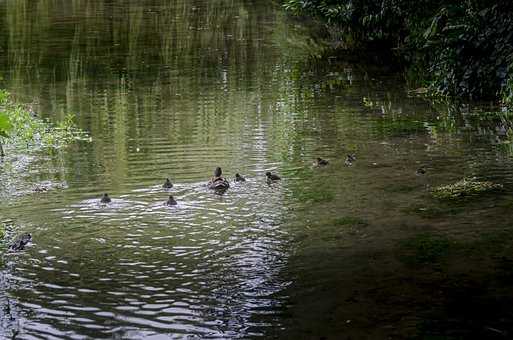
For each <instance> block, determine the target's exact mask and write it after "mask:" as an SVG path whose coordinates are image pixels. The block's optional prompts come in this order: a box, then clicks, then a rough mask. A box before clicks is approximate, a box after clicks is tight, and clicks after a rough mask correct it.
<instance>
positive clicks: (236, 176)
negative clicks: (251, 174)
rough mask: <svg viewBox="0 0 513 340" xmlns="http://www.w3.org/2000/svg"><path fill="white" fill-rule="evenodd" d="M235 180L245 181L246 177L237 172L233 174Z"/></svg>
mask: <svg viewBox="0 0 513 340" xmlns="http://www.w3.org/2000/svg"><path fill="white" fill-rule="evenodd" d="M235 182H246V179H245V178H244V177H242V176H241V175H240V174H239V173H236V174H235Z"/></svg>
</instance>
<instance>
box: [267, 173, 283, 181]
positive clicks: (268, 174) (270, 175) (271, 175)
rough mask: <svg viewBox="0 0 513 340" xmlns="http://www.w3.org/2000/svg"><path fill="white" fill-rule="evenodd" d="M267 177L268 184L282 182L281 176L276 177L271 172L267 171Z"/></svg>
mask: <svg viewBox="0 0 513 340" xmlns="http://www.w3.org/2000/svg"><path fill="white" fill-rule="evenodd" d="M265 176H266V177H267V181H268V182H274V181H280V180H281V177H280V176H278V175H275V174H273V173H271V172H270V171H267V172H266V173H265Z"/></svg>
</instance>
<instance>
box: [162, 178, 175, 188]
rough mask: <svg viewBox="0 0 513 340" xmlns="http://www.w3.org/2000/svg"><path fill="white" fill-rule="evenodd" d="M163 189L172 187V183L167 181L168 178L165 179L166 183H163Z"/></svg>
mask: <svg viewBox="0 0 513 340" xmlns="http://www.w3.org/2000/svg"><path fill="white" fill-rule="evenodd" d="M162 187H163V188H164V189H171V188H172V187H173V183H171V181H170V180H169V178H166V181H165V182H164V185H162Z"/></svg>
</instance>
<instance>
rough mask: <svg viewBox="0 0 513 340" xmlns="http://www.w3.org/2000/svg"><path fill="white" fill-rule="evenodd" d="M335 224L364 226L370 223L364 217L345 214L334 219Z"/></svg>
mask: <svg viewBox="0 0 513 340" xmlns="http://www.w3.org/2000/svg"><path fill="white" fill-rule="evenodd" d="M333 224H334V225H337V226H345V225H352V226H362V227H364V226H367V225H368V223H367V221H365V220H364V219H362V218H360V217H355V216H343V217H339V218H336V219H335V220H334V221H333Z"/></svg>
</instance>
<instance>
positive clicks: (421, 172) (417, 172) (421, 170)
mask: <svg viewBox="0 0 513 340" xmlns="http://www.w3.org/2000/svg"><path fill="white" fill-rule="evenodd" d="M425 173H426V169H424V168H418V169H417V171H415V174H416V175H424V174H425Z"/></svg>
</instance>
